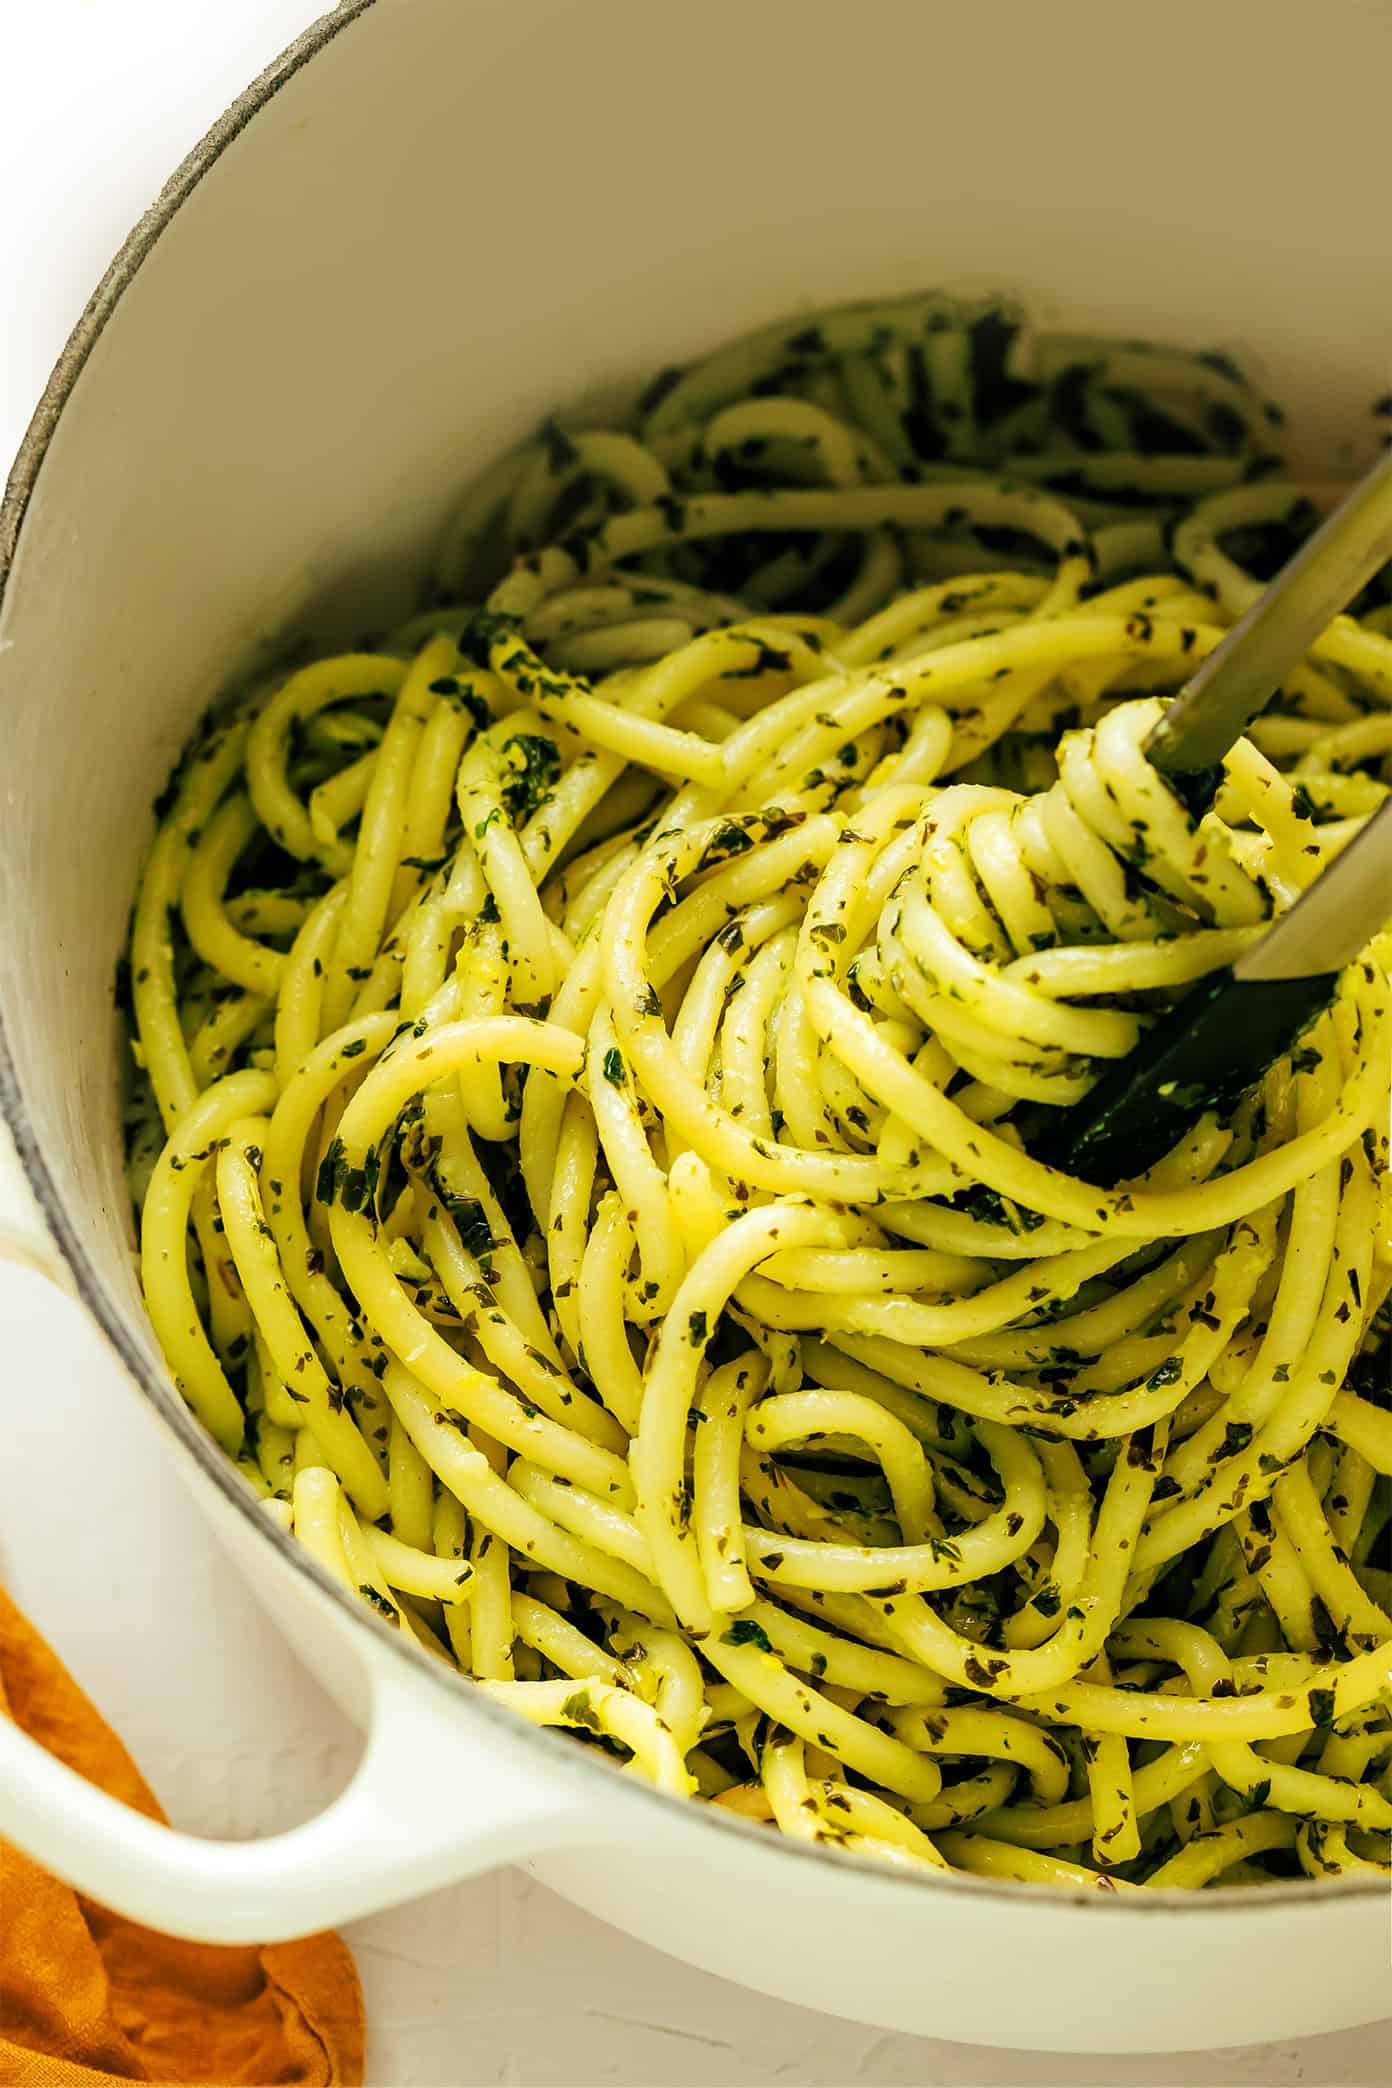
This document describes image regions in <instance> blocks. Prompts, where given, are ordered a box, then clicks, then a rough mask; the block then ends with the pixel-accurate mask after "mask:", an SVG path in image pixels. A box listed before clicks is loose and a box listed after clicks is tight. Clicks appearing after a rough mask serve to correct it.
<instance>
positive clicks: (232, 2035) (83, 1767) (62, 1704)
mask: <svg viewBox="0 0 1392 2088" xmlns="http://www.w3.org/2000/svg"><path fill="white" fill-rule="evenodd" d="M5 1709H8V1711H9V1712H10V1715H11V1716H12V1717H13V1718H15V1719H16V1720H17V1722H18V1723H19V1724H20V1725H21V1726H23V1727H24V1729H25V1731H26V1732H29V1733H32V1735H33V1736H34V1738H35V1739H36V1740H39V1741H41V1742H42V1743H43V1745H44V1746H45V1747H46V1748H47V1749H48V1750H49V1752H50V1753H51V1754H55V1755H57V1757H58V1759H59V1760H60V1761H62V1762H66V1763H67V1764H68V1766H69V1767H70V1768H72V1769H76V1770H78V1771H80V1773H81V1774H82V1775H83V1776H86V1777H88V1778H90V1780H91V1781H92V1782H93V1783H95V1784H98V1785H100V1786H101V1788H102V1789H103V1790H105V1791H110V1792H111V1794H112V1795H113V1797H116V1798H120V1799H123V1800H124V1801H125V1803H126V1804H127V1805H133V1806H134V1807H135V1808H136V1809H137V1811H139V1812H143V1813H148V1814H149V1815H150V1816H151V1817H152V1818H153V1819H157V1820H159V1819H163V1817H164V1815H163V1813H162V1812H161V1811H160V1808H159V1806H158V1804H157V1803H156V1801H155V1797H154V1794H153V1793H152V1791H151V1790H150V1787H149V1785H148V1784H147V1783H146V1782H145V1779H144V1778H143V1777H142V1775H141V1774H140V1771H139V1770H138V1769H137V1768H136V1766H135V1763H134V1762H133V1761H132V1760H131V1758H130V1756H129V1755H128V1754H127V1752H126V1750H125V1748H124V1747H123V1746H122V1745H121V1742H120V1741H119V1740H118V1739H117V1737H116V1735H115V1734H114V1733H113V1732H112V1730H111V1728H110V1726H108V1725H107V1723H106V1721H105V1720H104V1719H103V1718H102V1717H101V1716H100V1714H99V1713H98V1711H97V1710H96V1708H95V1706H94V1705H93V1704H91V1703H90V1702H89V1701H88V1699H87V1698H86V1697H85V1696H84V1695H83V1693H82V1691H81V1690H80V1689H79V1688H78V1686H77V1684H76V1683H75V1682H74V1681H73V1679H72V1677H71V1676H70V1675H69V1674H68V1673H67V1672H66V1670H65V1669H64V1668H63V1666H62V1665H61V1663H60V1662H59V1661H58V1659H57V1658H56V1657H55V1655H54V1654H53V1653H52V1652H51V1651H50V1650H49V1648H48V1647H47V1646H46V1645H45V1644H44V1642H43V1640H42V1639H41V1638H40V1637H39V1635H38V1633H37V1632H36V1631H35V1630H34V1628H33V1626H32V1625H31V1624H30V1623H29V1622H28V1621H27V1619H25V1618H24V1617H23V1616H21V1615H20V1613H19V1611H18V1610H17V1609H16V1608H15V1606H14V1604H13V1603H12V1602H11V1601H10V1599H9V1597H8V1595H6V1593H5V1591H4V1590H3V1588H0V1715H3V1711H4V1710H5ZM362 2078H363V2006H362V1992H361V1989H360V1988H359V1986H358V1976H357V1973H356V1971H355V1970H354V1968H353V1960H352V1958H351V1957H350V1956H349V1954H348V1951H347V1949H346V1947H345V1946H344V1944H343V1943H342V1942H341V1941H340V1940H339V1938H338V1937H337V1936H334V1935H328V1934H325V1935H319V1936H307V1937H305V1938H304V1940H303V1941H302V1942H298V1943H276V1944H268V1945H265V1946H262V1947H258V1946H256V1945H252V1944H248V1945H245V1946H242V1947H227V1946H225V1945H222V1944H205V1943H179V1942H176V1941H175V1940H174V1939H173V1938H172V1937H170V1936H161V1935H158V1934H156V1932H155V1931H154V1930H153V1929H147V1928H140V1927H138V1926H137V1924H136V1923H135V1922H133V1921H125V1920H123V1919H122V1918H121V1916H120V1915H118V1914H112V1913H110V1912H108V1910H107V1909H106V1908H105V1907H99V1906H97V1905H96V1904H95V1903H94V1902H93V1901H91V1900H88V1899H84V1898H82V1896H81V1895H80V1894H79V1893H76V1892H73V1891H72V1890H71V1889H70V1887H68V1886H66V1885H61V1884H59V1882H58V1880H57V1879H56V1878H53V1877H50V1876H49V1874H48V1872H47V1871H44V1870H41V1869H40V1868H39V1866H38V1864H36V1863H32V1862H31V1861H30V1860H29V1858H28V1857H27V1856H23V1855H21V1854H20V1852H19V1850H18V1849H16V1848H13V1847H12V1846H11V1845H10V1843H8V1842H6V1841H0V2084H4V2088H98V2084H101V2083H103V2082H117V2081H163V2082H179V2083H183V2084H192V2083H195V2082H209V2083H216V2084H217V2088H234V2084H240V2083H246V2084H253V2083H254V2084H255V2088H271V2084H273V2083H276V2084H279V2083H286V2084H290V2083H296V2082H306V2083H314V2084H322V2088H358V2084H359V2083H361V2081H362Z"/></svg>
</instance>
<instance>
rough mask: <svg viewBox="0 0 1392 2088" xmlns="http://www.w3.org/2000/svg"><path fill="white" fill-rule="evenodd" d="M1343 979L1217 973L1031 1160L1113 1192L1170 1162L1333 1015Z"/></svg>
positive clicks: (1054, 1117) (1049, 1129)
mask: <svg viewBox="0 0 1392 2088" xmlns="http://www.w3.org/2000/svg"><path fill="white" fill-rule="evenodd" d="M1337 981H1338V973H1337V972H1322V973H1319V974H1318V975H1316V976H1314V977H1309V978H1299V979H1238V978H1234V976H1233V974H1232V972H1231V971H1230V970H1227V969H1224V970H1223V971H1220V972H1213V973H1210V975H1209V977H1208V978H1206V979H1204V980H1203V981H1202V982H1201V983H1200V984H1199V985H1198V986H1196V987H1195V988H1194V991H1193V992H1192V993H1191V994H1189V995H1188V997H1187V998H1186V999H1184V1000H1182V1001H1181V1002H1180V1003H1179V1005H1178V1006H1177V1007H1175V1008H1172V1009H1171V1010H1170V1012H1169V1013H1168V1014H1167V1015H1165V1016H1163V1017H1162V1018H1161V1020H1160V1021H1159V1022H1158V1023H1157V1024H1156V1025H1155V1028H1154V1029H1152V1030H1149V1031H1148V1032H1147V1033H1146V1035H1145V1036H1144V1037H1142V1039H1141V1041H1140V1043H1139V1044H1138V1045H1137V1046H1136V1048H1135V1050H1134V1051H1132V1052H1131V1053H1130V1054H1129V1055H1128V1056H1127V1057H1126V1058H1124V1059H1118V1060H1117V1061H1116V1063H1115V1065H1113V1066H1112V1067H1111V1068H1110V1069H1109V1070H1108V1071H1107V1072H1106V1073H1104V1074H1103V1076H1102V1078H1101V1080H1099V1081H1098V1083H1097V1085H1096V1086H1095V1087H1094V1088H1091V1089H1090V1090H1089V1092H1088V1093H1087V1094H1086V1095H1085V1096H1084V1097H1083V1099H1082V1101H1081V1102H1077V1103H1074V1104H1073V1106H1072V1107H1071V1108H1069V1109H1062V1110H1057V1111H1050V1112H1049V1114H1048V1117H1047V1118H1046V1119H1044V1120H1043V1121H1042V1122H1041V1123H1040V1124H1039V1128H1038V1130H1037V1133H1036V1135H1035V1136H1033V1137H1030V1138H1028V1140H1027V1143H1028V1147H1029V1152H1030V1156H1031V1158H1032V1159H1035V1160H1042V1161H1043V1162H1044V1164H1045V1165H1046V1166H1048V1167H1058V1168H1063V1169H1065V1170H1066V1171H1067V1172H1068V1173H1069V1174H1072V1175H1077V1176H1079V1177H1080V1178H1081V1179H1082V1180H1083V1181H1085V1182H1095V1183H1097V1185H1098V1186H1099V1187H1102V1188H1111V1187H1112V1186H1113V1185H1114V1184H1115V1183H1117V1182H1121V1181H1130V1180H1131V1179H1133V1178H1134V1177H1135V1176H1137V1175H1142V1174H1144V1173H1145V1172H1146V1170H1147V1168H1150V1167H1153V1166H1154V1165H1155V1163H1156V1161H1157V1160H1161V1159H1163V1158H1164V1156H1165V1154H1166V1153H1168V1152H1169V1151H1170V1150H1171V1148H1172V1147H1173V1146H1174V1145H1175V1144H1176V1143H1177V1142H1178V1140H1179V1139H1180V1138H1182V1137H1183V1136H1184V1134H1185V1132H1186V1131H1188V1130H1189V1129H1190V1127H1191V1126H1192V1125H1193V1124H1194V1123H1196V1122H1197V1120H1198V1119H1199V1118H1200V1117H1201V1116H1202V1115H1203V1114H1204V1112H1205V1111H1206V1110H1209V1109H1216V1110H1218V1111H1219V1112H1220V1113H1222V1114H1226V1113H1227V1112H1228V1111H1230V1110H1231V1109H1232V1108H1233V1107H1234V1105H1235V1104H1236V1103H1237V1102H1238V1101H1240V1099H1241V1098H1242V1096H1243V1095H1244V1094H1245V1093H1246V1092H1247V1091H1248V1090H1249V1089H1250V1088H1252V1087H1254V1086H1255V1085H1256V1083H1257V1081H1258V1080H1259V1079H1260V1078H1261V1077H1262V1075H1263V1073H1264V1072H1265V1070H1266V1068H1267V1067H1268V1066H1269V1065H1271V1064H1272V1063H1273V1062H1274V1061H1275V1060H1276V1059H1279V1058H1283V1057H1284V1056H1285V1054H1286V1053H1287V1052H1288V1051H1289V1050H1290V1048H1291V1046H1292V1045H1293V1044H1294V1043H1295V1042H1296V1041H1297V1039H1298V1038H1299V1037H1300V1035H1301V1032H1302V1031H1303V1030H1305V1029H1308V1027H1309V1025H1310V1024H1311V1023H1312V1022H1313V1021H1314V1019H1315V1017H1316V1016H1317V1015H1318V1014H1320V1013H1321V1011H1322V1010H1323V1009H1325V1008H1327V1007H1328V1005H1329V1003H1330V1001H1331V1000H1332V998H1333V996H1334V988H1335V985H1336V983H1337Z"/></svg>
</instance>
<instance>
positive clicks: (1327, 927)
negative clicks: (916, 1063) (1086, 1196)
mask: <svg viewBox="0 0 1392 2088" xmlns="http://www.w3.org/2000/svg"><path fill="white" fill-rule="evenodd" d="M1390 558H1392V451H1389V453H1388V454H1387V456H1385V457H1384V458H1383V459H1382V460H1381V462H1380V463H1379V464H1377V465H1375V466H1374V468H1373V470H1372V471H1370V472H1369V473H1368V475H1367V477H1366V478H1365V479H1363V480H1361V481H1360V483H1359V484H1358V485H1357V486H1355V488H1354V490H1353V491H1352V493H1350V494H1349V496H1348V498H1347V499H1346V500H1345V501H1344V502H1343V503H1342V504H1341V505H1340V506H1339V507H1338V508H1336V509H1335V511H1334V513H1333V514H1332V515H1330V516H1329V518H1328V519H1327V520H1326V521H1325V522H1324V523H1323V524H1322V526H1321V527H1320V528H1319V529H1318V530H1317V531H1316V533H1315V535H1314V536H1312V537H1311V538H1310V540H1309V542H1308V543H1306V544H1305V545H1303V546H1302V548H1301V549H1300V551H1299V552H1297V554H1296V556H1295V557H1294V558H1293V559H1291V561H1290V563H1289V564H1288V565H1286V566H1285V567H1284V568H1283V569H1282V571H1281V572H1280V573H1279V574H1278V575H1277V577H1276V579H1275V580H1274V581H1273V582H1272V584H1271V586H1270V587H1268V588H1267V589H1266V591H1265V593H1264V594H1262V595H1261V596H1260V597H1259V599H1258V600H1257V601H1256V602H1254V603H1253V604H1252V607H1251V608H1250V609H1249V610H1248V611H1247V614H1246V615H1245V616H1244V617H1243V618H1242V620H1241V621H1240V622H1239V623H1237V624H1235V625H1234V626H1233V628H1232V630H1231V631H1230V632H1229V633H1228V635H1227V637H1226V638H1225V639H1224V640H1223V642H1222V644H1221V645H1219V646H1217V647H1216V648H1215V650H1214V651H1213V652H1212V653H1210V654H1209V657H1208V658H1207V660H1205V661H1204V663H1203V665H1202V666H1201V667H1200V668H1199V670H1198V672H1197V673H1196V674H1195V675H1194V677H1193V679H1192V680H1191V681H1190V682H1189V683H1188V685H1187V686H1186V687H1185V689H1184V690H1183V691H1182V692H1181V694H1180V695H1179V696H1177V697H1176V698H1175V700H1174V702H1173V703H1171V705H1170V706H1169V708H1168V709H1167V711H1166V712H1165V715H1164V717H1163V718H1162V719H1161V720H1160V722H1159V724H1158V725H1157V726H1156V727H1155V729H1154V731H1153V732H1152V733H1151V735H1150V737H1149V739H1148V740H1147V742H1146V748H1145V751H1146V754H1147V756H1148V758H1149V759H1150V761H1151V762H1152V763H1153V764H1154V766H1155V767H1156V768H1157V769H1159V770H1160V771H1161V773H1162V774H1163V775H1164V776H1166V777H1167V778H1168V779H1169V783H1170V787H1171V788H1172V789H1173V790H1174V791H1175V793H1176V795H1177V796H1179V797H1180V798H1182V799H1183V800H1184V802H1185V803H1186V804H1187V805H1188V806H1189V808H1190V810H1191V811H1194V812H1198V811H1200V810H1201V809H1202V808H1203V807H1204V806H1206V805H1207V804H1209V803H1210V802H1211V801H1212V797H1213V793H1214V790H1215V789H1216V787H1217V783H1218V781H1219V778H1220V774H1221V771H1220V770H1219V767H1218V764H1219V763H1220V762H1221V761H1222V758H1223V756H1224V755H1225V754H1226V753H1227V752H1228V750H1229V748H1230V747H1232V746H1233V744H1234V743H1235V742H1236V741H1237V740H1238V739H1240V738H1241V736H1242V734H1243V733H1244V732H1245V731H1246V729H1247V727H1248V726H1249V725H1250V724H1251V722H1252V720H1253V719H1254V718H1255V717H1257V716H1258V714H1259V713H1260V712H1261V711H1262V710H1263V709H1264V708H1265V706H1266V705H1267V703H1269V702H1270V700H1271V697H1272V696H1273V695H1274V694H1275V692H1276V690H1277V688H1279V686H1280V683H1281V679H1282V677H1283V675H1284V674H1285V673H1286V671H1287V669H1288V668H1290V667H1292V666H1294V665H1295V663H1296V661H1298V660H1299V659H1300V658H1301V657H1302V655H1303V654H1304V653H1305V652H1306V651H1308V649H1309V647H1310V645H1311V643H1312V642H1313V640H1314V639H1316V638H1317V637H1318V636H1319V634H1320V633H1321V631H1323V630H1324V629H1325V627H1326V626H1327V625H1328V624H1329V623H1330V621H1331V620H1332V619H1333V618H1334V617H1335V616H1337V615H1338V614H1339V613H1340V611H1342V610H1343V609H1345V608H1347V606H1348V604H1349V603H1350V602H1351V601H1352V600H1353V598H1354V596H1355V595H1356V594H1357V593H1358V592H1359V590H1360V589H1361V588H1363V587H1364V586H1366V584H1367V582H1368V581H1369V580H1370V579H1371V578H1372V576H1373V575H1374V573H1376V572H1377V571H1378V569H1379V568H1380V567H1381V566H1382V565H1384V564H1385V563H1386V562H1387V560H1388V559H1390ZM1389 917H1392V798H1389V799H1388V800H1386V801H1385V802H1384V803H1383V804H1382V805H1380V806H1379V808H1378V810H1377V811H1376V812H1375V813H1374V815H1373V817H1372V818H1371V819H1370V820H1369V821H1368V822H1367V824H1366V826H1364V827H1363V828H1362V829H1361V830H1360V831H1359V832H1358V834H1356V835H1355V837H1354V839H1353V840H1352V841H1351V842H1350V843H1349V844H1348V846H1347V847H1346V848H1344V849H1343V850H1341V852H1340V853H1339V855H1338V856H1336V857H1335V859H1334V861H1333V862H1332V863H1330V864H1329V865H1328V867H1327V868H1326V869H1324V870H1323V871H1322V872H1321V873H1320V875H1319V876H1318V877H1317V878H1316V879H1315V881H1314V883H1313V884H1311V885H1310V886H1309V888H1308V890H1306V891H1305V892H1304V893H1303V894H1302V895H1301V897H1300V898H1299V899H1298V900H1297V901H1296V903H1295V905H1294V906H1293V907H1291V908H1290V910H1289V912H1288V913H1285V914H1283V915H1282V916H1281V918H1280V919H1279V920H1278V921H1276V922H1275V923H1274V924H1273V926H1272V927H1271V928H1269V929H1268V930H1267V932H1266V934H1265V935H1264V936H1262V938H1261V940H1260V941H1259V942H1257V943H1254V944H1253V946H1252V947H1251V949H1249V950H1246V951H1244V953H1243V955H1242V956H1241V957H1239V958H1238V959H1237V961H1236V962H1235V963H1234V964H1233V965H1231V966H1225V967H1224V968H1223V969H1222V970H1221V971H1217V972H1213V973H1210V975H1209V976H1208V977H1207V978H1206V979H1204V980H1203V981H1202V983H1201V984H1200V985H1198V986H1197V987H1195V989H1194V991H1193V992H1192V993H1190V994H1188V995H1187V996H1186V997H1185V999H1184V1000H1182V1001H1180V1002H1179V1003H1178V1005H1177V1006H1176V1007H1174V1008H1172V1009H1171V1010H1170V1011H1169V1013H1168V1014H1167V1015H1165V1016H1163V1017H1162V1018H1161V1020H1160V1021H1159V1022H1157V1023H1156V1024H1155V1026H1154V1028H1153V1029H1150V1030H1148V1031H1147V1032H1146V1034H1145V1035H1144V1036H1143V1037H1142V1038H1141V1040H1140V1042H1139V1043H1138V1044H1137V1045H1136V1047H1135V1049H1134V1050H1133V1051H1132V1052H1131V1053H1130V1054H1129V1055H1128V1056H1127V1057H1126V1058H1124V1059H1120V1060H1118V1061H1117V1063H1116V1064H1115V1065H1114V1066H1112V1067H1111V1068H1109V1070H1108V1071H1107V1072H1106V1073H1104V1074H1103V1076H1102V1078H1101V1079H1100V1080H1099V1081H1098V1082H1097V1084H1096V1086H1095V1087H1093V1088H1091V1089H1090V1090H1089V1092H1088V1093H1087V1094H1086V1095H1084V1096H1083V1098H1082V1100H1081V1101H1079V1102H1075V1103H1073V1104H1072V1105H1071V1106H1070V1107H1069V1108H1067V1109H1063V1110H1058V1111H1051V1112H1049V1115H1048V1118H1047V1120H1046V1121H1045V1122H1044V1123H1043V1124H1042V1126H1041V1127H1040V1128H1039V1129H1038V1131H1037V1133H1036V1134H1035V1135H1033V1136H1027V1140H1026V1142H1027V1144H1028V1147H1029V1150H1030V1152H1031V1154H1032V1155H1033V1156H1034V1158H1035V1159H1038V1160H1044V1161H1046V1162H1047V1163H1048V1164H1049V1165H1050V1166H1051V1167H1062V1168H1067V1169H1068V1171H1069V1172H1070V1173H1071V1174H1076V1175H1080V1176H1081V1177H1082V1178H1083V1179H1084V1180H1085V1181H1089V1182H1097V1183H1101V1184H1108V1185H1110V1184H1111V1183H1114V1182H1118V1181H1121V1180H1123V1179H1130V1178H1131V1177H1133V1176H1136V1175H1139V1174H1143V1173H1144V1172H1145V1170H1146V1169H1147V1168H1148V1167H1150V1166H1152V1165H1153V1164H1154V1163H1155V1162H1156V1161H1157V1160H1159V1159H1160V1158H1161V1157H1162V1156H1163V1155H1164V1154H1165V1153H1167V1152H1168V1151H1169V1150H1170V1148H1171V1147H1172V1146H1173V1145H1174V1144H1175V1142H1176V1140H1177V1139H1179V1138H1180V1137H1181V1136H1182V1135H1183V1133H1184V1132H1185V1131H1187V1130H1188V1129H1189V1128H1190V1126H1191V1125H1192V1124H1194V1123H1195V1122H1196V1121H1197V1120H1198V1118H1199V1117H1200V1116H1202V1115H1203V1114H1204V1112H1205V1111H1206V1110H1209V1109H1218V1110H1220V1111H1227V1110H1229V1109H1231V1108H1232V1106H1233V1104H1234V1103H1236V1102H1237V1101H1238V1099H1239V1098H1240V1096H1241V1095H1242V1094H1243V1093H1244V1092H1245V1091H1246V1090H1247V1089H1248V1088H1250V1087H1252V1086H1253V1085H1254V1083H1255V1082H1256V1081H1258V1080H1260V1078H1261V1077H1262V1075H1263V1074H1264V1073H1265V1071H1266V1069H1267V1068H1268V1066H1270V1065H1271V1064H1272V1063H1273V1062H1274V1061H1275V1060H1276V1059H1278V1058H1281V1057H1282V1056H1284V1054H1285V1053H1286V1052H1287V1051H1289V1050H1290V1048H1291V1046H1292V1045H1293V1044H1294V1043H1295V1041H1296V1039H1297V1038H1298V1037H1299V1036H1300V1034H1301V1032H1302V1031H1303V1030H1304V1029H1306V1028H1307V1027H1308V1026H1309V1024H1310V1023H1311V1022H1313V1021H1314V1019H1315V1017H1316V1016H1317V1015H1318V1014H1319V1013H1320V1011H1321V1009H1323V1008H1326V1007H1327V1006H1328V1005H1329V1003H1330V1001H1331V1000H1332V999H1333V997H1334V989H1335V986H1336V984H1337V982H1338V977H1339V973H1340V972H1341V971H1342V970H1343V968H1344V966H1345V965H1346V964H1349V963H1351V962H1352V960H1353V959H1354V958H1355V957H1357V955H1358V954H1359V952H1360V951H1361V950H1362V949H1364V948H1365V947H1366V945H1367V944H1368V943H1369V942H1370V941H1371V939H1372V938H1373V936H1375V935H1376V934H1377V932H1378V930H1379V929H1380V928H1381V927H1382V926H1383V924H1384V923H1385V922H1386V921H1387V920H1388V919H1389Z"/></svg>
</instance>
